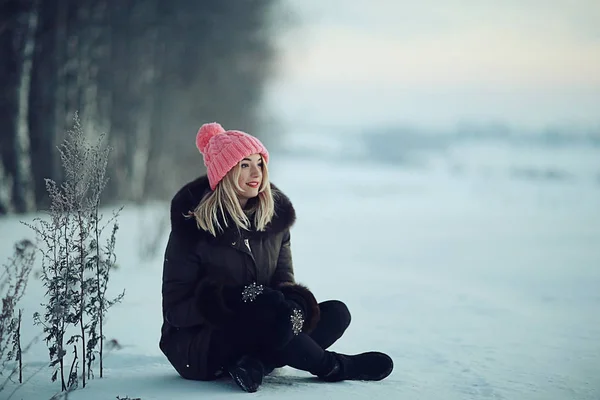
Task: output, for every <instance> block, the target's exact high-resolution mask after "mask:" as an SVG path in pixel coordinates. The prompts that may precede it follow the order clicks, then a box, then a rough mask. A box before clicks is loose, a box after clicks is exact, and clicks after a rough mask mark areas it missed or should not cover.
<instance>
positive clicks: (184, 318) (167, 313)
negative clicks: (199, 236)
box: [162, 233, 205, 328]
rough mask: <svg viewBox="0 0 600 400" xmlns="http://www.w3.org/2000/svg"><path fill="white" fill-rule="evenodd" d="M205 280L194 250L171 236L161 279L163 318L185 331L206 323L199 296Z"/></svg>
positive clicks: (181, 240) (185, 242)
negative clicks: (200, 307)
mask: <svg viewBox="0 0 600 400" xmlns="http://www.w3.org/2000/svg"><path fill="white" fill-rule="evenodd" d="M204 276H205V271H204V268H203V267H202V262H201V260H200V256H199V254H198V253H197V252H196V251H195V247H194V246H193V245H192V244H191V243H190V242H189V241H186V240H185V239H183V238H182V237H179V236H177V235H176V234H174V233H171V235H170V236H169V242H168V244H167V248H166V251H165V258H164V263H163V277H162V297H163V298H162V307H163V315H164V318H165V320H166V321H167V322H168V323H169V324H170V325H172V326H174V327H177V328H185V327H191V326H196V325H201V324H203V323H204V322H205V318H204V316H203V315H202V313H201V312H200V309H199V307H198V300H197V295H196V290H197V287H198V285H199V284H200V282H201V281H202V280H203V277H204Z"/></svg>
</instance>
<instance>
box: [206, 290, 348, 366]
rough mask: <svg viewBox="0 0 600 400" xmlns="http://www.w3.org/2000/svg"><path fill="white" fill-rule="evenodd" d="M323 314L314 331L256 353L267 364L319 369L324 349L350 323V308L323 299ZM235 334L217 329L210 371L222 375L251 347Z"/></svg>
mask: <svg viewBox="0 0 600 400" xmlns="http://www.w3.org/2000/svg"><path fill="white" fill-rule="evenodd" d="M319 308H320V310H321V318H320V320H319V323H318V325H317V327H316V328H315V330H314V331H312V332H311V333H310V335H307V334H305V333H300V334H299V335H297V336H295V337H294V338H293V339H292V340H291V341H290V342H289V343H288V344H287V345H286V346H284V347H283V348H282V349H280V350H277V351H266V352H262V353H261V354H255V356H257V357H258V358H260V359H261V360H262V361H263V362H264V363H265V365H266V366H267V367H271V368H279V367H283V366H285V365H288V366H290V367H292V368H296V369H300V370H303V371H308V372H311V373H315V374H316V373H317V372H319V368H321V365H322V363H323V357H324V354H325V352H324V350H325V349H327V348H329V347H330V346H331V345H332V344H333V343H335V342H336V341H337V340H338V339H339V338H340V337H342V335H343V334H344V332H345V331H346V328H348V325H350V320H351V317H350V312H349V310H348V307H346V305H345V304H344V303H342V302H341V301H338V300H329V301H325V302H322V303H319ZM234 338H235V334H232V333H230V332H215V334H214V335H213V337H212V339H211V344H210V349H209V353H208V365H207V369H208V371H209V373H211V374H213V373H214V374H215V375H218V374H219V371H221V370H222V369H223V368H226V367H227V365H229V364H230V363H232V362H233V361H234V360H235V359H237V358H238V357H241V356H242V355H244V354H247V353H248V352H249V351H251V350H248V349H245V348H244V346H243V345H242V346H240V344H239V343H236V340H235V339H234Z"/></svg>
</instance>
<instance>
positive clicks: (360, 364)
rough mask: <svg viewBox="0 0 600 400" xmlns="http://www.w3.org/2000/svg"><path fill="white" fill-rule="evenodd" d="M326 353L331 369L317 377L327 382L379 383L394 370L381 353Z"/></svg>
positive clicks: (385, 355)
mask: <svg viewBox="0 0 600 400" xmlns="http://www.w3.org/2000/svg"><path fill="white" fill-rule="evenodd" d="M326 353H328V354H327V355H326V357H328V358H329V363H330V365H331V367H330V368H329V369H328V372H326V373H325V374H319V375H318V376H319V378H321V379H322V380H324V381H327V382H339V381H343V380H354V381H380V380H382V379H385V378H386V377H387V376H388V375H389V374H391V373H392V369H394V362H393V361H392V359H391V358H390V357H389V356H388V355H387V354H383V353H378V352H368V353H362V354H356V355H352V356H348V355H345V354H339V353H335V352H329V351H328V352H326Z"/></svg>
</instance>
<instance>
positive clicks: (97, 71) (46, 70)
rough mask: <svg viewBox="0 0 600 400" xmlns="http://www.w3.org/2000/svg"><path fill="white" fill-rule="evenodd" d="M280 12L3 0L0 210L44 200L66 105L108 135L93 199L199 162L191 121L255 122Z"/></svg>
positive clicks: (168, 182) (258, 1) (98, 0)
mask: <svg viewBox="0 0 600 400" xmlns="http://www.w3.org/2000/svg"><path fill="white" fill-rule="evenodd" d="M286 15H287V14H285V13H284V12H283V9H282V8H281V4H279V0H252V1H239V0H202V1H200V0H169V1H166V0H162V1H161V0H144V1H142V0H137V1H134V0H127V1H125V0H123V1H121V0H119V1H115V0H112V1H111V0H3V1H2V2H1V3H0V122H1V130H0V214H6V213H12V212H16V213H22V212H27V211H33V210H36V209H40V208H44V207H46V206H47V205H48V203H47V194H46V190H45V181H44V178H52V179H54V180H56V181H58V182H60V181H61V179H62V176H64V175H63V174H64V172H63V171H62V170H61V163H60V160H59V153H58V151H57V150H56V147H57V146H58V145H60V143H61V142H62V140H63V138H64V135H65V132H66V130H68V129H70V128H71V127H72V125H73V117H74V114H75V113H76V112H78V113H79V116H80V118H81V120H82V123H83V127H84V130H85V132H86V133H87V134H88V135H90V136H92V135H97V134H99V133H106V134H107V138H108V139H107V144H109V145H110V146H111V147H113V152H112V156H111V161H110V166H109V171H108V172H109V176H110V179H111V180H110V183H109V186H108V188H107V190H106V192H105V199H104V200H107V201H117V200H118V201H142V200H144V199H148V198H165V197H167V196H168V195H169V194H170V193H171V192H172V191H173V190H175V188H176V187H177V186H178V185H180V184H181V183H182V182H185V181H186V180H187V179H190V178H191V177H193V176H195V175H197V174H199V173H200V172H202V171H201V170H202V168H203V165H202V160H201V157H200V156H199V155H198V152H197V150H196V148H195V147H194V137H193V136H194V134H195V132H196V129H198V127H199V125H200V124H201V123H203V122H207V121H209V120H210V121H212V120H218V121H219V122H221V123H223V125H224V126H226V127H235V128H239V129H245V130H249V131H255V130H258V128H259V127H260V126H261V113H260V105H261V99H262V92H263V88H264V85H265V82H266V80H267V79H268V78H269V77H270V76H271V75H272V72H273V67H274V55H275V48H274V44H273V40H272V39H273V37H274V36H275V35H276V34H277V31H278V29H279V27H280V26H284V25H285V24H284V23H281V21H282V20H283V19H285V17H286ZM257 135H258V136H260V134H258V132H257ZM263 139H265V138H263ZM265 140H266V139H265Z"/></svg>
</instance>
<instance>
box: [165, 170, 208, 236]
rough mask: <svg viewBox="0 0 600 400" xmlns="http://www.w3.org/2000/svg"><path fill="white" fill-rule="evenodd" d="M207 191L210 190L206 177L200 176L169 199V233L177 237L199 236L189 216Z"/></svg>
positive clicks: (193, 220) (199, 232)
mask: <svg viewBox="0 0 600 400" xmlns="http://www.w3.org/2000/svg"><path fill="white" fill-rule="evenodd" d="M207 190H210V185H209V183H208V177H207V176H206V175H202V176H200V177H198V178H196V179H194V180H193V181H191V182H188V183H186V184H185V185H184V186H182V187H181V188H180V189H179V190H178V191H177V192H176V193H175V195H174V196H173V198H172V199H171V206H170V214H171V231H172V232H173V233H175V234H177V235H178V236H182V237H190V236H195V235H199V234H201V233H202V232H201V231H199V230H198V228H197V225H196V221H195V219H194V218H190V217H189V214H190V213H191V212H193V211H194V209H195V208H196V206H197V205H198V203H200V200H201V199H202V197H203V196H204V194H205V193H206V191H207Z"/></svg>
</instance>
